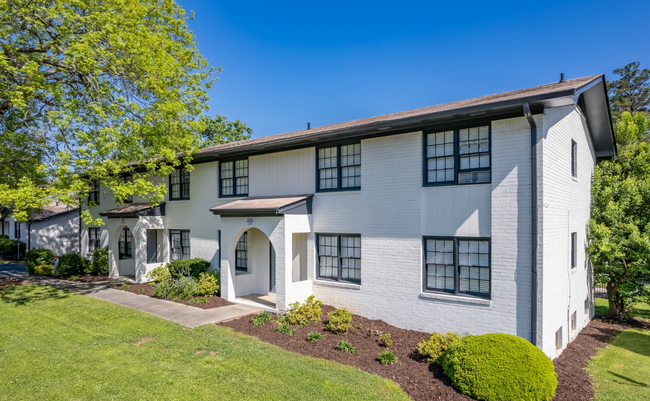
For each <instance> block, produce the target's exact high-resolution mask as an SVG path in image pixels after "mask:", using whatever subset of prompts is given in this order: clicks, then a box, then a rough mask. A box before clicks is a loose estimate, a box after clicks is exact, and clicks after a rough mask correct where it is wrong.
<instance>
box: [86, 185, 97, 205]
mask: <svg viewBox="0 0 650 401" xmlns="http://www.w3.org/2000/svg"><path fill="white" fill-rule="evenodd" d="M88 202H93V203H94V204H95V205H99V182H98V181H95V182H94V183H93V184H92V186H91V187H90V192H89V193H88Z"/></svg>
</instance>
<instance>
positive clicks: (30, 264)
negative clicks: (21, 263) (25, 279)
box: [25, 248, 56, 274]
mask: <svg viewBox="0 0 650 401" xmlns="http://www.w3.org/2000/svg"><path fill="white" fill-rule="evenodd" d="M55 259H56V255H55V254H54V252H52V251H51V250H49V249H41V248H36V249H32V250H30V251H29V252H27V253H26V254H25V261H26V262H27V273H29V274H34V268H35V267H36V266H41V265H50V266H51V265H53V264H54V261H55Z"/></svg>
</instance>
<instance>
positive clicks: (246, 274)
mask: <svg viewBox="0 0 650 401" xmlns="http://www.w3.org/2000/svg"><path fill="white" fill-rule="evenodd" d="M249 274H253V272H238V271H236V272H235V276H248V275H249Z"/></svg>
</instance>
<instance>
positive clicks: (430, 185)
mask: <svg viewBox="0 0 650 401" xmlns="http://www.w3.org/2000/svg"><path fill="white" fill-rule="evenodd" d="M483 185H484V186H491V185H492V182H478V183H476V184H473V183H468V184H457V183H451V184H437V183H432V182H430V183H424V184H423V185H422V187H423V188H441V187H445V188H449V187H467V186H471V187H478V186H483Z"/></svg>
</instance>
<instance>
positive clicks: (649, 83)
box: [607, 62, 650, 117]
mask: <svg viewBox="0 0 650 401" xmlns="http://www.w3.org/2000/svg"><path fill="white" fill-rule="evenodd" d="M614 74H617V75H619V76H620V78H619V79H617V80H616V81H613V82H608V83H607V87H608V88H609V102H610V107H611V110H612V114H613V116H614V117H618V116H620V115H621V113H623V112H625V111H627V112H629V113H631V114H636V113H637V112H641V113H647V112H648V106H649V105H650V70H648V69H640V64H639V63H638V62H633V63H629V64H628V65H626V66H625V67H623V68H617V69H615V70H614Z"/></svg>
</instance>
